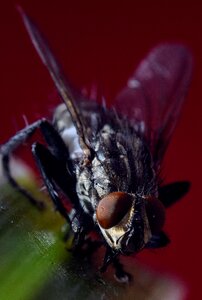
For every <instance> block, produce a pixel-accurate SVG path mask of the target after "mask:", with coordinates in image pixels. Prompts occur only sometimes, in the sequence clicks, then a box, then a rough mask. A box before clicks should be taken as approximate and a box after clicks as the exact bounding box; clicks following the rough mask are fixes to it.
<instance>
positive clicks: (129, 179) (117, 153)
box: [54, 104, 156, 216]
mask: <svg viewBox="0 0 202 300" xmlns="http://www.w3.org/2000/svg"><path fill="white" fill-rule="evenodd" d="M87 113H88V112H87V111H84V115H85V114H87ZM106 114H107V113H106ZM116 118H117V117H116V116H113V122H110V120H111V117H107V118H105V119H106V123H103V122H102V120H101V119H99V116H98V115H97V112H94V113H93V112H92V111H91V112H90V113H88V115H86V119H87V122H86V124H88V126H89V127H87V128H86V132H88V133H87V134H88V138H89V139H90V141H89V143H90V146H91V147H92V149H93V153H94V155H93V158H92V161H91V162H90V164H89V165H88V166H82V164H80V163H79V162H81V161H82V149H81V147H80V145H79V140H78V135H77V132H76V129H75V126H74V124H73V122H72V120H71V117H70V114H69V112H68V111H67V109H66V108H65V106H64V105H63V104H62V105H60V106H59V107H58V108H57V109H56V112H55V115H54V121H55V125H56V128H57V130H58V131H59V133H60V134H61V136H62V138H63V140H64V142H65V144H66V145H67V148H68V151H69V155H70V158H71V159H72V160H73V161H74V162H75V163H74V167H75V170H74V172H75V175H76V192H77V195H78V197H79V200H80V203H81V206H82V207H83V209H84V211H86V212H87V213H88V214H91V216H93V215H94V212H95V211H96V207H97V204H98V202H99V201H100V199H102V198H103V197H104V196H106V195H108V194H109V193H112V192H116V191H121V192H127V193H138V194H139V195H144V194H145V193H147V190H150V191H149V192H150V193H151V192H152V193H155V192H156V184H155V177H154V172H153V169H152V161H151V156H150V153H149V151H148V149H147V147H146V144H145V142H144V140H143V139H142V138H141V137H139V136H138V134H137V133H136V132H134V130H131V129H130V128H129V127H128V126H126V124H125V122H123V123H121V120H120V119H117V120H116ZM89 124H90V125H89ZM89 133H90V134H89Z"/></svg>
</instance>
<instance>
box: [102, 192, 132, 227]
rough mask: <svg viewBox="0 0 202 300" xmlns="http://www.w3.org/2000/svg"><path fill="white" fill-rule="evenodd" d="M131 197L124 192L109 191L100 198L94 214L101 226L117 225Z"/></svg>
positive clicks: (127, 209) (129, 205) (130, 203)
mask: <svg viewBox="0 0 202 300" xmlns="http://www.w3.org/2000/svg"><path fill="white" fill-rule="evenodd" d="M132 201H133V199H132V197H131V196H130V195H129V194H127V193H124V192H114V193H110V194H109V195H107V196H106V197H104V198H103V199H101V200H100V202H99V204H98V207H97V211H96V215H97V220H98V222H99V224H100V225H101V227H102V228H104V229H109V228H111V227H113V226H115V225H117V224H118V223H119V222H120V221H121V220H122V219H123V217H124V216H125V215H126V213H127V212H128V211H129V209H130V207H131V205H132Z"/></svg>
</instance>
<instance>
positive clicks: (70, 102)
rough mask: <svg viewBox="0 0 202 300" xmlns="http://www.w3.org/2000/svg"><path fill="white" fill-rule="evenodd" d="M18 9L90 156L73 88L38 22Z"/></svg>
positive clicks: (82, 145)
mask: <svg viewBox="0 0 202 300" xmlns="http://www.w3.org/2000/svg"><path fill="white" fill-rule="evenodd" d="M18 10H19V13H20V15H21V17H22V20H23V23H24V25H25V28H26V30H27V32H28V34H29V37H30V39H31V41H32V43H33V45H34V47H35V49H36V51H37V53H38V55H39V56H40V58H41V60H42V62H43V64H44V65H45V66H46V68H47V69H48V71H49V73H50V75H51V77H52V79H53V81H54V83H55V86H56V88H57V90H58V93H59V95H60V96H61V98H62V100H63V101H64V103H65V105H66V107H67V109H68V111H69V112H70V114H71V117H72V121H73V122H74V125H75V127H76V130H77V133H78V135H79V143H80V146H81V148H82V149H83V150H84V153H85V155H86V156H89V155H90V150H89V147H88V146H87V144H86V143H87V141H86V138H85V134H84V128H83V127H84V126H83V122H82V117H81V115H80V114H79V111H78V107H77V106H76V104H75V101H74V93H73V90H72V88H70V86H69V84H68V83H67V80H66V78H65V76H64V75H63V72H62V68H61V66H60V64H59V63H58V61H57V59H56V57H55V56H54V54H53V53H52V51H51V49H50V47H49V45H48V42H47V41H46V39H45V38H44V36H43V35H42V34H41V32H40V31H39V29H38V27H37V26H36V24H35V23H34V22H33V21H32V20H31V18H30V17H29V16H28V15H26V14H25V12H24V11H23V10H22V8H21V7H18Z"/></svg>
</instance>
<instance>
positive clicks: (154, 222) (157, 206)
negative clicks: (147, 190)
mask: <svg viewBox="0 0 202 300" xmlns="http://www.w3.org/2000/svg"><path fill="white" fill-rule="evenodd" d="M145 204H146V212H147V217H148V220H149V225H150V228H151V232H152V233H154V234H155V233H159V232H160V231H161V229H162V227H163V225H164V223H165V207H164V206H163V204H162V203H161V201H160V200H158V199H156V198H154V197H150V196H148V197H146V202H145Z"/></svg>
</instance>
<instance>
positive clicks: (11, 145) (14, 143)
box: [0, 119, 47, 208]
mask: <svg viewBox="0 0 202 300" xmlns="http://www.w3.org/2000/svg"><path fill="white" fill-rule="evenodd" d="M43 122H47V121H46V120H45V119H41V120H39V121H37V122H35V123H33V124H31V125H29V126H27V127H26V128H24V129H22V130H20V131H18V132H17V133H16V135H14V136H13V137H12V138H10V139H9V140H8V142H7V143H5V144H4V145H2V146H1V148H0V154H1V155H2V167H3V172H4V176H5V177H6V178H7V180H8V182H9V183H10V184H11V185H12V186H13V187H14V188H15V189H16V190H17V191H18V192H20V193H21V194H22V195H23V196H25V197H26V198H27V199H28V200H29V201H30V203H31V204H34V205H35V206H38V207H40V208H41V207H43V202H41V201H39V200H37V199H35V198H34V197H33V196H32V195H31V193H29V191H27V190H26V189H24V188H23V187H22V186H21V185H19V184H18V182H17V181H16V180H15V179H14V178H13V176H12V174H11V170H10V156H11V155H12V153H13V152H14V151H15V150H16V149H17V148H18V147H19V146H21V145H22V144H23V143H24V142H26V141H27V139H28V138H29V137H31V136H32V135H33V134H34V132H35V131H36V129H37V128H40V126H41V124H42V123H43Z"/></svg>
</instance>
